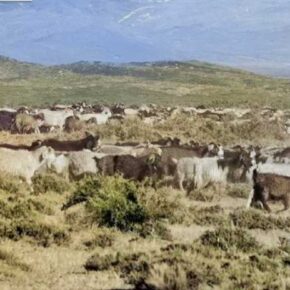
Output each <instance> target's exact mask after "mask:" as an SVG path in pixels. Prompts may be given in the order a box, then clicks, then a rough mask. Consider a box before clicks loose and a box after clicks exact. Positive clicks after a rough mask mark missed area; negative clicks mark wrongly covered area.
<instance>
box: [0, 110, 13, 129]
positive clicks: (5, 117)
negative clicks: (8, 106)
mask: <svg viewBox="0 0 290 290" xmlns="http://www.w3.org/2000/svg"><path fill="white" fill-rule="evenodd" d="M16 114H17V113H14V112H8V111H0V131H11V129H12V126H13V125H14V122H15V118H16Z"/></svg>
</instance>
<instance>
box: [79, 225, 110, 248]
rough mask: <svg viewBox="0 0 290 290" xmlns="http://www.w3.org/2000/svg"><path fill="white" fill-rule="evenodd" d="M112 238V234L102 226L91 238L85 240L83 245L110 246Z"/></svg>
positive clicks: (88, 246) (92, 246)
mask: <svg viewBox="0 0 290 290" xmlns="http://www.w3.org/2000/svg"><path fill="white" fill-rule="evenodd" d="M114 240H115V237H114V234H113V233H112V232H111V231H109V230H108V229H105V228H102V229H101V230H99V231H97V232H96V233H95V234H94V237H93V238H92V239H90V240H87V241H85V242H84V245H85V246H86V247H87V248H90V249H91V248H95V247H101V248H106V247H111V246H112V245H113V243H114Z"/></svg>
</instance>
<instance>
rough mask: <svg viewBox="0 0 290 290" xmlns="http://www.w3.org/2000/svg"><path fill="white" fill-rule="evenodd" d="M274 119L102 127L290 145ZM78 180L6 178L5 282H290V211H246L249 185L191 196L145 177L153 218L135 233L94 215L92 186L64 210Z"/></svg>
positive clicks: (122, 132)
mask: <svg viewBox="0 0 290 290" xmlns="http://www.w3.org/2000/svg"><path fill="white" fill-rule="evenodd" d="M173 125H175V127H174V129H172V128H173ZM268 125H269V124H264V125H263V124H262V123H259V124H256V126H257V127H255V126H254V123H251V124H249V125H247V126H246V125H235V126H236V127H235V126H234V127H231V126H233V125H231V124H226V123H221V124H220V125H219V126H218V127H217V126H216V125H215V123H214V121H212V120H202V119H196V118H194V117H190V118H187V119H185V118H184V115H177V116H176V117H175V118H173V119H169V120H167V121H165V123H163V124H157V125H156V126H154V127H149V126H145V125H144V124H143V123H141V121H136V122H132V121H125V123H124V124H123V125H118V124H109V125H106V126H99V127H96V128H94V129H95V130H96V131H98V132H99V133H100V134H101V135H102V136H103V138H104V139H105V140H109V141H114V140H146V139H151V140H153V139H159V138H160V137H161V136H179V137H181V138H182V140H185V141H187V140H189V139H194V140H197V141H202V142H209V141H217V142H222V143H224V144H227V143H228V144H233V143H240V141H241V140H242V139H243V140H244V141H243V142H244V143H247V142H249V143H252V142H257V143H264V144H268V143H270V142H273V143H279V142H282V141H281V140H283V141H285V140H286V142H288V141H287V140H288V139H287V138H286V137H285V136H284V135H281V131H280V127H279V126H280V125H279V124H274V125H271V126H272V127H271V126H270V125H269V128H267V126H268ZM243 126H245V127H243ZM248 130H250V132H251V133H250V134H249V133H247V132H248ZM266 133H267V134H266ZM83 134H84V132H82V131H80V132H74V133H72V134H58V133H54V134H49V135H45V136H44V135H43V136H41V138H46V137H48V136H50V137H59V138H61V139H77V138H79V137H80V136H83ZM255 134H256V135H255ZM266 135H267V136H266ZM261 137H262V139H259V140H258V138H261ZM38 138H39V136H38V135H26V136H23V135H9V134H6V133H2V132H1V133H0V140H1V142H9V143H14V144H30V143H31V142H32V141H33V140H35V139H38ZM281 138H282V139H281ZM108 180H109V181H107V184H105V185H104V186H103V187H102V190H103V192H106V193H108V192H110V193H112V191H113V190H115V189H116V188H114V186H113V185H112V179H108ZM103 181H104V179H103ZM78 186H79V184H77V183H70V184H69V185H68V184H67V182H66V181H65V180H64V179H62V178H61V177H56V176H52V175H48V176H44V177H41V178H40V177H39V178H37V179H35V181H34V187H35V188H34V189H35V190H34V193H33V194H31V193H30V190H29V188H26V187H25V186H24V184H23V183H22V182H21V181H20V180H18V179H17V178H12V177H11V176H7V175H5V174H2V175H0V232H1V238H0V240H1V248H0V288H1V289H15V290H19V289H21V290H26V289H64V290H69V289H84V288H85V289H126V288H128V289H130V288H131V289H132V287H136V288H137V289H138V287H147V288H145V289H164V290H165V289H168V290H169V289H176V290H182V289H212V288H214V289H259V290H260V289H261V290H262V289H277V290H278V289H279V290H280V289H290V280H289V278H287V277H289V275H290V273H289V266H288V264H287V263H288V262H287V261H288V260H287V259H289V255H290V253H289V249H288V248H289V245H288V242H287V237H289V218H290V213H289V212H286V213H284V214H283V216H279V215H274V214H272V215H268V214H266V213H264V212H262V211H258V210H249V211H244V210H243V209H241V207H243V206H244V205H245V204H246V198H247V193H248V186H245V185H240V184H237V185H231V186H228V187H226V188H224V189H223V190H221V191H220V192H217V191H216V189H215V188H214V187H209V188H207V189H203V190H200V191H193V192H192V193H191V194H190V195H189V196H186V195H185V194H184V193H182V192H180V191H178V190H176V189H173V188H171V187H168V186H162V187H160V188H158V189H157V190H155V189H153V188H151V187H147V186H145V185H140V184H139V185H138V190H137V197H138V202H139V203H140V205H142V207H144V208H145V209H146V213H147V214H148V215H149V216H150V219H149V220H147V221H146V222H144V224H142V225H141V226H138V227H136V228H134V231H127V232H122V231H120V230H118V229H116V228H114V227H113V228H107V227H106V225H104V226H103V227H99V226H98V225H97V224H96V223H95V222H92V220H93V219H92V218H93V217H94V216H93V215H92V212H91V211H89V210H88V208H87V206H88V203H90V202H92V201H93V202H94V203H97V204H98V205H100V203H99V201H98V200H97V199H95V200H90V198H91V197H92V196H91V195H90V192H89V190H88V188H85V190H84V191H83V192H82V193H83V196H84V197H85V198H86V200H85V202H84V203H80V204H77V205H75V206H72V207H70V208H69V209H67V210H65V211H61V207H62V205H63V204H65V203H66V202H67V201H68V200H69V198H70V197H72V196H73V192H75V191H76V189H77V188H78ZM92 187H93V189H94V190H95V187H96V184H93V185H92ZM134 188H135V187H134ZM104 189H106V190H104ZM60 193H63V194H60ZM94 213H95V212H94ZM273 235H274V237H275V239H273ZM258 236H259V237H261V238H259V237H258ZM279 237H283V238H284V240H281V242H280V241H279ZM285 239H286V240H285ZM268 240H271V241H273V242H272V243H268V242H267V241H268ZM269 244H270V246H271V247H272V248H270V249H269V248H267V247H269ZM86 268H87V269H90V270H94V271H87V270H86ZM95 270H97V271H95ZM287 287H288V288H287ZM139 289H140V288H139Z"/></svg>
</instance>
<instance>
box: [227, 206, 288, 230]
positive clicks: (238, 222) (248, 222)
mask: <svg viewBox="0 0 290 290" xmlns="http://www.w3.org/2000/svg"><path fill="white" fill-rule="evenodd" d="M230 218H231V219H232V221H233V223H234V225H235V226H238V227H241V228H247V229H262V230H271V229H284V230H285V229H290V218H289V217H288V218H282V217H272V216H269V215H265V214H262V213H260V212H259V211H258V210H254V209H251V210H247V211H245V210H241V211H236V212H233V213H231V214H230Z"/></svg>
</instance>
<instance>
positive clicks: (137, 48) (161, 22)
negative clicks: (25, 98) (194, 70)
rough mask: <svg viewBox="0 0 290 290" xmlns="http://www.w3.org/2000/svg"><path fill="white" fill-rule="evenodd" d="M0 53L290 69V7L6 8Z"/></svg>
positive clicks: (252, 2) (44, 2)
mask: <svg viewBox="0 0 290 290" xmlns="http://www.w3.org/2000/svg"><path fill="white" fill-rule="evenodd" d="M0 54H3V55H6V56H10V57H14V58H18V59H22V60H28V61H33V62H40V63H45V64H56V63H68V62H74V61H79V60H97V61H98V60H100V61H110V62H129V61H152V60H168V59H174V60H190V59H198V60H206V61H210V62H221V63H228V64H235V65H239V66H255V67H257V68H259V67H269V68H273V69H275V68H282V67H283V68H287V67H288V68H289V69H290V1H289V0H238V1H237V0H33V2H32V3H2V4H0Z"/></svg>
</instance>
